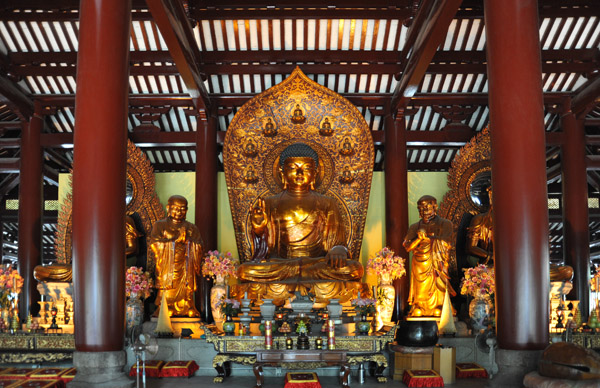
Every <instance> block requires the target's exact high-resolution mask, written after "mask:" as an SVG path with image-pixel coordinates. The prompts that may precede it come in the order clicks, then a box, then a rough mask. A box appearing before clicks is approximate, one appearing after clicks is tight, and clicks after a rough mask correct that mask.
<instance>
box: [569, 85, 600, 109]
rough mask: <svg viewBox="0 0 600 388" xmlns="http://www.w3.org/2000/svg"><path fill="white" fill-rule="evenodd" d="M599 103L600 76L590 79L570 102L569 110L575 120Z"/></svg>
mask: <svg viewBox="0 0 600 388" xmlns="http://www.w3.org/2000/svg"><path fill="white" fill-rule="evenodd" d="M599 103H600V76H596V77H595V78H594V79H590V80H589V81H588V82H587V83H586V84H585V85H584V86H583V88H581V89H580V90H579V92H578V93H577V94H576V95H575V96H573V98H572V100H571V110H572V111H573V113H574V114H575V116H577V118H583V117H585V116H586V115H587V113H588V112H589V111H590V110H591V109H592V108H593V107H595V106H596V105H598V104H599Z"/></svg>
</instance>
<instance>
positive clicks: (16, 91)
mask: <svg viewBox="0 0 600 388" xmlns="http://www.w3.org/2000/svg"><path fill="white" fill-rule="evenodd" d="M3 104H5V105H7V106H8V107H9V108H10V110H11V111H12V112H13V113H15V114H16V115H17V116H19V118H20V119H21V120H23V121H29V118H30V117H31V116H32V115H33V101H32V100H31V98H30V97H29V96H28V95H27V93H25V91H24V90H23V89H22V88H21V87H20V86H19V85H17V84H16V83H14V82H13V81H11V80H10V79H9V78H8V77H6V76H5V75H0V105H3Z"/></svg>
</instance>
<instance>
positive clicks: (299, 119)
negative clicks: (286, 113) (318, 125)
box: [292, 104, 306, 124]
mask: <svg viewBox="0 0 600 388" xmlns="http://www.w3.org/2000/svg"><path fill="white" fill-rule="evenodd" d="M305 121H306V117H304V112H302V109H301V108H300V104H296V107H295V108H294V112H293V114H292V123H294V124H302V123H303V122H305Z"/></svg>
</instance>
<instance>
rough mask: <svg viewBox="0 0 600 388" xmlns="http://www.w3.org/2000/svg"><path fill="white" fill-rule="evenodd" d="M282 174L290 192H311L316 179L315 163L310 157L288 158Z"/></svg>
mask: <svg viewBox="0 0 600 388" xmlns="http://www.w3.org/2000/svg"><path fill="white" fill-rule="evenodd" d="M282 173H283V179H284V181H285V185H286V187H287V189H288V190H292V191H305V190H309V189H311V185H312V184H313V183H314V181H315V177H316V166H315V161H314V160H313V159H312V158H310V157H290V158H287V159H286V160H285V162H284V163H283V171H282Z"/></svg>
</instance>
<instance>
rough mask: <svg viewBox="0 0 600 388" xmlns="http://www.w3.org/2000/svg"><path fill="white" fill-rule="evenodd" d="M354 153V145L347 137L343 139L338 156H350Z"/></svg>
mask: <svg viewBox="0 0 600 388" xmlns="http://www.w3.org/2000/svg"><path fill="white" fill-rule="evenodd" d="M353 153H354V145H353V144H352V141H351V140H350V138H349V137H348V136H346V137H345V138H344V142H343V143H342V148H341V149H340V154H341V155H344V156H350V155H352V154H353Z"/></svg>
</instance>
